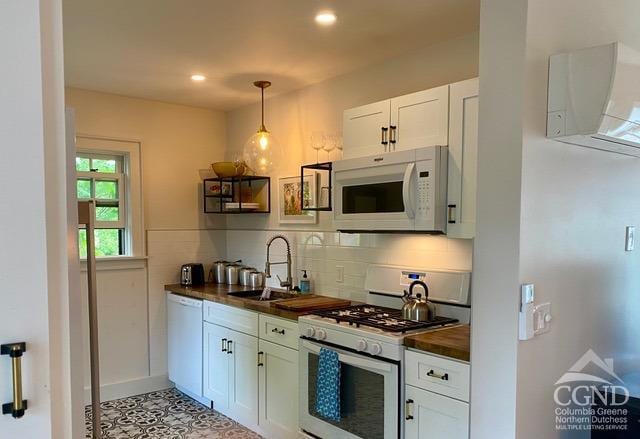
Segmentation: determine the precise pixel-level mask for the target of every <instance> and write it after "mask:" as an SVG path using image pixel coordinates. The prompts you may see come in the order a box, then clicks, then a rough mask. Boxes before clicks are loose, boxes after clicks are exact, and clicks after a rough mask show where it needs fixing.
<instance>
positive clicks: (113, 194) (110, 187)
mask: <svg viewBox="0 0 640 439" xmlns="http://www.w3.org/2000/svg"><path fill="white" fill-rule="evenodd" d="M96 198H98V199H103V200H115V199H117V198H118V183H117V182H115V181H96Z"/></svg>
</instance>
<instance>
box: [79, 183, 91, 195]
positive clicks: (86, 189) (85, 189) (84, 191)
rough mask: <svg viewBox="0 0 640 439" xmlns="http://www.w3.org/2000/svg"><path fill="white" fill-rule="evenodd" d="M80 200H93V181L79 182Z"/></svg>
mask: <svg viewBox="0 0 640 439" xmlns="http://www.w3.org/2000/svg"><path fill="white" fill-rule="evenodd" d="M77 188H78V198H91V180H78V181H77Z"/></svg>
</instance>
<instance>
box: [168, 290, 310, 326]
mask: <svg viewBox="0 0 640 439" xmlns="http://www.w3.org/2000/svg"><path fill="white" fill-rule="evenodd" d="M164 289H165V290H166V291H170V292H172V293H176V294H180V295H181V296H186V297H191V298H194V299H201V300H209V301H211V302H217V303H222V304H224V305H230V306H235V307H236V308H242V309H247V310H250V311H256V312H261V313H264V314H271V315H273V316H276V317H282V318H284V319H289V320H298V317H300V316H301V315H304V314H311V312H312V311H305V312H296V311H290V310H286V309H281V308H278V307H276V306H274V305H275V303H276V302H277V301H274V300H270V301H260V300H251V299H246V298H242V297H234V296H230V295H229V293H236V292H241V291H255V290H256V289H255V288H252V287H244V286H242V285H226V284H212V283H208V284H205V285H203V286H197V287H184V286H182V285H180V284H172V285H165V286H164ZM273 291H279V290H276V289H273ZM300 297H301V298H304V297H305V296H304V295H301V296H300Z"/></svg>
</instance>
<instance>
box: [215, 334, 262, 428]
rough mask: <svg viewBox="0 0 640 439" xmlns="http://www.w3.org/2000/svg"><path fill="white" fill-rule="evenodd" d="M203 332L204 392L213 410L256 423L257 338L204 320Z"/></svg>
mask: <svg viewBox="0 0 640 439" xmlns="http://www.w3.org/2000/svg"><path fill="white" fill-rule="evenodd" d="M204 334H205V335H204V340H205V342H204V351H205V355H204V374H205V376H204V380H203V382H204V395H205V396H206V397H207V398H209V399H210V400H211V401H213V408H214V409H216V410H219V411H220V412H222V413H224V414H225V415H228V416H230V417H232V418H233V419H235V420H237V421H238V422H240V423H242V424H245V425H247V426H255V425H257V424H258V397H257V395H258V369H257V364H258V363H257V358H258V338H257V337H253V336H251V335H246V334H243V333H241V332H237V331H233V330H231V329H227V328H223V327H222V326H218V325H214V324H211V323H206V322H205V324H204Z"/></svg>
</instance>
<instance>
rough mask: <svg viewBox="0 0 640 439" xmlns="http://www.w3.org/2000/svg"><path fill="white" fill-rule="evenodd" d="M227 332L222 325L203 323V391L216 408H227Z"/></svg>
mask: <svg viewBox="0 0 640 439" xmlns="http://www.w3.org/2000/svg"><path fill="white" fill-rule="evenodd" d="M229 332H230V330H229V329H227V328H223V327H222V326H218V325H213V324H211V323H207V322H205V323H204V355H203V368H202V370H203V371H204V377H203V380H202V384H203V390H204V392H203V393H204V396H205V397H207V398H209V399H210V400H211V401H213V405H214V407H215V408H216V410H227V409H228V408H229V355H228V354H227V341H228V340H229Z"/></svg>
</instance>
